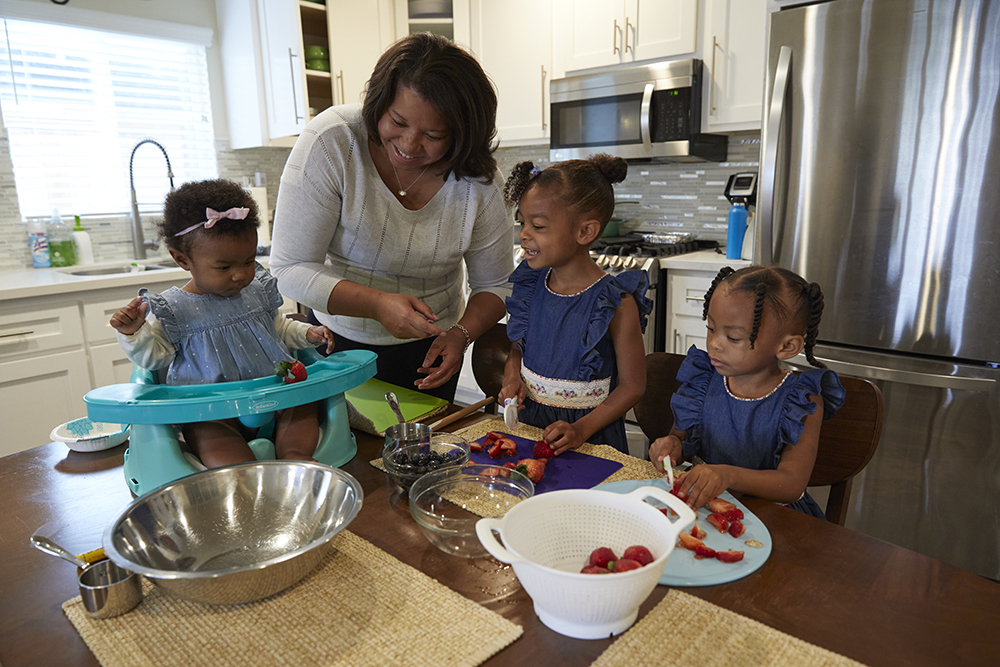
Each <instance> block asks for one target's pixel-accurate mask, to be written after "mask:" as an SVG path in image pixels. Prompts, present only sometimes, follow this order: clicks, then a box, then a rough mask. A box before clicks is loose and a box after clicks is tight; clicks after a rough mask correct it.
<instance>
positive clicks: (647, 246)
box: [590, 237, 699, 257]
mask: <svg viewBox="0 0 1000 667" xmlns="http://www.w3.org/2000/svg"><path fill="white" fill-rule="evenodd" d="M619 238H621V239H622V240H618V239H598V240H597V241H595V242H594V244H593V245H592V246H590V255H591V256H592V257H595V256H600V255H610V256H618V257H672V256H673V255H683V254H685V253H689V252H695V251H696V250H698V249H699V245H698V242H697V241H685V242H682V243H649V242H648V241H642V240H632V239H629V238H627V237H619Z"/></svg>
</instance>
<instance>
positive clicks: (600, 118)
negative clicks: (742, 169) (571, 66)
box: [549, 60, 727, 162]
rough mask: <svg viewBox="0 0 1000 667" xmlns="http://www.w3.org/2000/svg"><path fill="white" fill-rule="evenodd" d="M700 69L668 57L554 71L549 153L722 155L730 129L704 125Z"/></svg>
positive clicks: (654, 157) (667, 157)
mask: <svg viewBox="0 0 1000 667" xmlns="http://www.w3.org/2000/svg"><path fill="white" fill-rule="evenodd" d="M702 69H703V67H702V61H700V60H670V61H665V62H657V63H652V64H648V65H640V66H635V67H627V68H622V69H612V70H606V71H603V72H596V73H590V74H580V75H577V76H570V77H566V78H563V79H553V80H552V81H551V82H550V84H549V92H550V100H551V110H552V113H551V116H550V118H551V119H552V130H551V139H550V144H549V157H550V159H551V160H552V161H553V162H560V161H562V160H570V159H574V158H585V157H587V156H589V155H593V154H594V153H609V154H611V155H617V156H619V157H623V158H625V159H626V160H635V161H664V162H703V161H712V162H722V161H724V160H725V159H726V146H727V137H726V136H725V135H722V134H702V133H701V99H702V94H701V82H702V78H703V77H702Z"/></svg>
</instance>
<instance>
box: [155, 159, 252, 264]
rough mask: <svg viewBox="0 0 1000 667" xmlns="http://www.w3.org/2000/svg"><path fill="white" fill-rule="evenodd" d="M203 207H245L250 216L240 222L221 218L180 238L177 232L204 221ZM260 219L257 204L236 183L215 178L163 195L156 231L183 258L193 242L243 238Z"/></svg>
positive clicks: (187, 185)
mask: <svg viewBox="0 0 1000 667" xmlns="http://www.w3.org/2000/svg"><path fill="white" fill-rule="evenodd" d="M206 208H211V209H214V210H216V211H219V212H222V211H228V210H229V209H231V208H248V209H250V213H248V214H247V217H246V218H245V219H244V220H230V219H228V218H224V219H222V220H219V221H218V222H216V223H215V225H214V226H213V227H212V228H211V229H205V228H204V227H198V228H197V229H193V230H191V231H190V232H188V233H186V234H182V235H181V236H175V234H177V232H180V231H182V230H185V229H187V228H188V227H190V226H191V225H197V224H198V223H199V222H204V221H205V220H206V219H207V217H208V216H207V214H206V213H205V209H206ZM259 225H260V217H259V213H258V210H257V202H255V201H254V200H253V197H251V196H250V193H249V192H247V191H246V190H244V189H243V188H242V187H240V186H239V185H238V184H237V183H233V182H232V181H227V180H225V179H221V178H217V179H214V180H208V181H191V182H189V183H185V184H183V185H181V186H180V187H179V188H177V189H176V190H171V191H170V192H169V193H167V196H166V198H165V199H164V200H163V220H161V221H160V222H159V223H157V225H156V229H157V231H158V232H159V234H160V237H161V238H162V239H163V242H164V243H166V244H167V247H168V248H173V249H174V250H179V251H181V252H182V253H184V254H185V255H187V254H190V250H191V248H192V247H193V246H194V245H195V243H198V242H200V241H201V240H202V239H204V238H206V237H207V236H208V235H210V234H225V235H230V236H243V235H244V234H248V233H250V232H251V231H254V230H256V229H257V227H258V226H259Z"/></svg>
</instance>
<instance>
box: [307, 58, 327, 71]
mask: <svg viewBox="0 0 1000 667" xmlns="http://www.w3.org/2000/svg"><path fill="white" fill-rule="evenodd" d="M306 69H311V70H313V71H316V72H329V71H330V61H329V60H307V61H306Z"/></svg>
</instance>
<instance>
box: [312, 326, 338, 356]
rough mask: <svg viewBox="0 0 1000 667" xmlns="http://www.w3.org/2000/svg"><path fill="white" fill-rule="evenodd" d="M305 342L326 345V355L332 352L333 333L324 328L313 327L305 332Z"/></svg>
mask: <svg viewBox="0 0 1000 667" xmlns="http://www.w3.org/2000/svg"><path fill="white" fill-rule="evenodd" d="M306 340H307V341H309V342H310V343H315V344H316V345H319V344H320V343H323V342H325V343H326V353H327V354H330V353H331V352H333V332H332V331H330V330H329V329H327V328H326V327H313V328H311V329H309V331H307V332H306Z"/></svg>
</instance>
